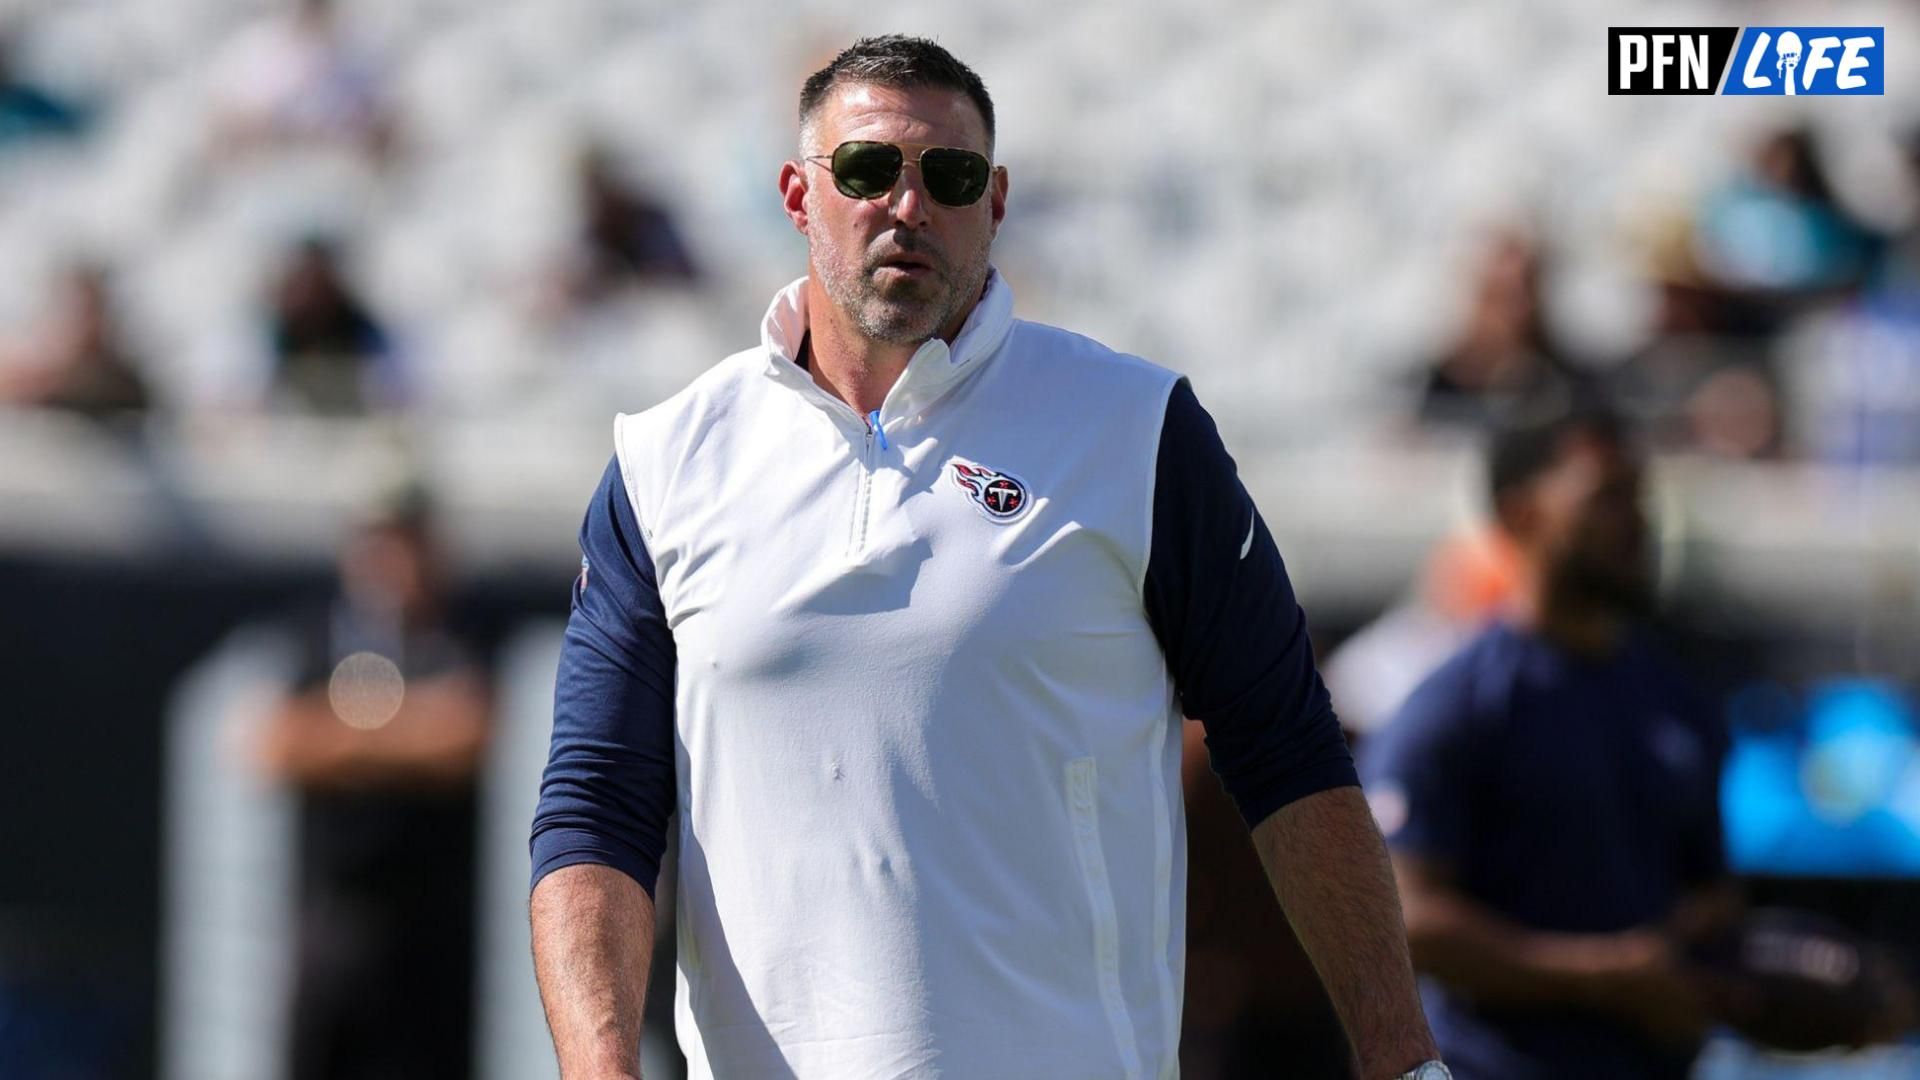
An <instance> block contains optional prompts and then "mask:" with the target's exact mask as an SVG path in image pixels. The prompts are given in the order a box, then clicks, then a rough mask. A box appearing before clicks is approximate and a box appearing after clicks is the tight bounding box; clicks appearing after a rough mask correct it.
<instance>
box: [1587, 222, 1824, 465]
mask: <svg viewBox="0 0 1920 1080" xmlns="http://www.w3.org/2000/svg"><path fill="white" fill-rule="evenodd" d="M1643 232H1644V234H1645V235H1644V238H1643V245H1644V247H1645V250H1646V255H1645V261H1646V268H1645V272H1646V285H1647V287H1648V288H1649V289H1651V290H1652V293H1653V298H1654V317H1653V326H1652V334H1651V336H1650V338H1649V340H1648V341H1647V342H1646V344H1645V345H1643V346H1642V347H1640V348H1639V349H1636V350H1635V351H1634V352H1633V353H1632V354H1631V355H1629V356H1627V357H1626V358H1625V359H1624V360H1623V361H1622V362H1621V363H1619V364H1618V365H1615V366H1613V367H1612V368H1610V369H1609V370H1608V371H1607V373H1606V376H1605V385H1606V391H1607V394H1608V397H1609V399H1610V400H1611V401H1612V402H1613V404H1615V405H1616V406H1618V407H1619V409H1620V410H1621V412H1622V413H1623V414H1625V415H1626V416H1628V417H1631V418H1632V420H1633V422H1634V424H1635V425H1636V427H1637V429H1638V430H1640V431H1641V432H1642V433H1644V435H1645V437H1646V439H1647V442H1648V444H1649V445H1651V446H1653V447H1655V448H1658V449H1662V450H1681V451H1689V452H1695V453H1703V454H1707V455H1710V456H1714V457H1726V458H1743V459H1764V458H1771V457H1776V456H1778V455H1779V454H1781V453H1782V452H1784V450H1785V449H1786V431H1787V416H1786V404H1785V401H1784V400H1783V397H1782V393H1781V389H1780V380H1779V378H1778V377H1777V376H1776V374H1775V371H1774V365H1773V362H1772V355H1771V350H1770V348H1769V342H1768V339H1766V338H1764V337H1756V336H1755V335H1754V334H1753V333H1752V320H1751V318H1750V317H1749V316H1747V315H1746V314H1744V310H1745V307H1746V306H1747V305H1749V304H1751V303H1753V300H1752V299H1750V298H1748V297H1746V296H1744V295H1743V294H1742V293H1740V292H1739V291H1737V290H1728V289H1726V288H1724V287H1723V286H1721V285H1720V284H1718V283H1717V282H1715V281H1714V280H1713V279H1712V278H1710V277H1709V276H1708V275H1707V272H1706V271H1705V270H1704V269H1702V267H1701V265H1700V259H1699V256H1698V254H1697V252H1696V251H1695V250H1694V244H1693V238H1694V225H1693V223H1692V222H1691V221H1688V220H1686V219H1684V218H1678V219H1676V218H1672V217H1664V218H1650V219H1649V220H1648V221H1647V222H1646V223H1645V227H1644V229H1643Z"/></svg>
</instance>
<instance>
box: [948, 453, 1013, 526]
mask: <svg viewBox="0 0 1920 1080" xmlns="http://www.w3.org/2000/svg"><path fill="white" fill-rule="evenodd" d="M947 469H948V471H949V472H950V473H951V474H952V476H953V482H954V485H955V486H956V487H958V488H959V489H960V490H961V491H964V492H966V493H967V498H968V499H970V500H972V501H973V505H974V506H975V507H976V508H977V509H979V511H980V512H981V513H982V514H985V515H986V516H987V520H989V521H997V522H1000V523H1002V524H1004V523H1006V522H1009V521H1013V520H1014V519H1016V518H1018V517H1019V516H1020V515H1021V514H1022V513H1024V512H1025V511H1026V509H1027V502H1028V500H1029V496H1028V494H1027V485H1026V484H1025V483H1023V482H1021V480H1020V478H1019V477H1017V476H1014V475H1013V474H1012V473H1005V472H1001V471H999V470H997V469H989V468H987V467H986V466H984V465H975V464H973V463H972V462H967V461H961V460H959V459H957V458H956V459H955V460H953V461H951V462H949V463H948V464H947Z"/></svg>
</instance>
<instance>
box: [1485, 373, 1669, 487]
mask: <svg viewBox="0 0 1920 1080" xmlns="http://www.w3.org/2000/svg"><path fill="white" fill-rule="evenodd" d="M1572 435H1587V436H1591V437H1593V438H1596V439H1600V440H1602V441H1604V442H1608V443H1613V444H1615V445H1623V446H1624V445H1627V444H1629V443H1631V442H1632V439H1633V433H1632V430H1631V429H1630V428H1629V427H1628V425H1627V422H1626V420H1624V419H1623V418H1622V417H1621V416H1620V414H1619V413H1618V412H1615V411H1614V410H1613V408H1612V407H1611V406H1609V405H1607V404H1605V403H1603V402H1596V401H1589V402H1583V403H1581V404H1578V405H1574V406H1562V407H1560V408H1555V409H1551V410H1548V411H1536V412H1531V413H1526V412H1523V413H1522V414H1521V415H1520V416H1519V417H1517V418H1515V419H1514V420H1512V421H1510V422H1509V423H1507V424H1505V425H1503V426H1502V427H1501V428H1500V429H1499V430H1497V431H1496V432H1495V433H1494V436H1493V442H1492V444H1491V445H1490V446H1489V447H1488V450H1487V493H1488V495H1489V496H1491V497H1492V499H1493V506H1494V510H1495V511H1496V512H1497V511H1498V510H1499V508H1500V500H1501V498H1503V497H1504V496H1506V495H1507V494H1509V493H1511V492H1513V491H1515V490H1518V489H1519V488H1521V487H1524V486H1525V485H1526V484H1528V483H1529V482H1531V481H1533V480H1534V479H1535V478H1537V477H1538V476H1539V475H1540V474H1541V473H1544V472H1546V471H1547V470H1549V469H1551V468H1553V466H1554V465H1555V464H1556V463H1557V462H1558V461H1559V460H1560V454H1561V451H1562V449H1563V447H1564V445H1565V443H1566V440H1567V438H1568V437H1569V436H1572Z"/></svg>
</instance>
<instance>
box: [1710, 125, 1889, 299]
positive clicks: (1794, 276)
mask: <svg viewBox="0 0 1920 1080" xmlns="http://www.w3.org/2000/svg"><path fill="white" fill-rule="evenodd" d="M1693 245H1694V250H1695V252H1696V253H1697V255H1698V257H1699V262H1700V266H1701V269H1702V270H1703V271H1704V272H1705V274H1706V276H1707V278H1708V280H1710V281H1711V282H1713V284H1714V285H1715V286H1716V287H1718V288H1719V289H1721V290H1723V291H1724V292H1725V293H1726V296H1725V297H1724V298H1723V308H1722V314H1723V327H1722V328H1723V329H1724V330H1726V331H1729V332H1733V333H1760V334H1768V333H1772V332H1774V331H1777V330H1778V329H1779V328H1780V326H1781V325H1782V324H1783V323H1784V322H1785V321H1786V320H1787V319H1789V318H1791V317H1792V316H1793V315H1795V314H1796V313H1798V311H1799V310H1800V309H1801V308H1802V307H1803V306H1804V305H1805V304H1807V303H1810V302H1816V301H1819V300H1822V299H1825V298H1828V297H1830V296H1832V295H1834V294H1835V293H1836V292H1838V291H1842V290H1847V289H1851V288H1853V287H1855V286H1857V285H1858V284H1859V283H1860V282H1861V281H1862V280H1864V279H1865V277H1866V276H1867V274H1868V273H1869V272H1870V271H1871V270H1872V269H1873V266H1874V263H1875V261H1876V259H1877V258H1878V255H1879V252H1880V250H1881V248H1882V246H1883V245H1884V239H1883V238H1882V237H1880V236H1879V235H1878V234H1877V233H1875V232H1874V231H1873V230H1872V229H1870V228H1869V227H1867V226H1866V225H1865V224H1863V223H1862V222H1861V221H1860V220H1859V219H1858V218H1857V217H1856V216H1855V215H1854V214H1853V213H1852V212H1851V211H1850V210H1848V209H1847V207H1846V206H1845V205H1843V204H1842V203H1841V201H1840V199H1839V198H1838V196H1837V195H1836V194H1835V193H1834V190H1833V184H1832V181H1831V180H1829V179H1828V176H1827V172H1826V169H1825V167H1824V166H1823V165H1822V164H1821V161H1820V155H1819V148H1818V146H1817V145H1816V144H1815V141H1814V136H1813V133H1812V132H1811V131H1810V130H1808V129H1806V128H1799V127H1795V128H1787V129H1784V130H1780V131H1775V132H1773V133H1771V134H1769V135H1768V136H1766V137H1765V138H1764V139H1762V140H1761V141H1760V143H1759V145H1758V146H1757V147H1756V148H1755V150H1754V154H1753V157H1752V159H1751V160H1750V161H1749V163H1748V165H1747V167H1746V168H1745V169H1743V170H1741V171H1740V172H1739V173H1738V174H1737V175H1735V176H1734V177H1733V178H1732V179H1731V180H1729V181H1728V182H1727V183H1725V184H1723V185H1722V186H1721V187H1720V188H1718V189H1717V190H1715V191H1713V192H1711V193H1709V194H1708V195H1707V197H1706V198H1705V199H1704V200H1702V202H1701V205H1700V209H1699V213H1698V216H1697V219H1696V222H1695V231H1694V236H1693Z"/></svg>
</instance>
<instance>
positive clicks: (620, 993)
mask: <svg viewBox="0 0 1920 1080" xmlns="http://www.w3.org/2000/svg"><path fill="white" fill-rule="evenodd" d="M532 918H533V970H534V975H535V977H536V978H537V979H538V980H539V983H540V1000H541V1001H542V1002H543V1003H544V1004H545V1006H546V1010H547V1027H548V1028H549V1029H551V1030H552V1032H553V1047H554V1052H555V1053H556V1054H557V1055H558V1056H559V1059H560V1076H561V1078H562V1080H621V1078H630V1077H637V1076H639V1075H640V1065H639V1061H640V1027H641V1015H642V1012H643V1010H644V1008H645V1006H646V1000H647V973H648V970H649V968H650V966H651V964H652V961H653V900H652V898H650V897H649V896H647V893H646V890H644V889H642V888H641V887H640V886H639V884H638V883H636V882H635V881H634V880H633V879H632V878H630V877H628V876H627V875H625V874H623V873H621V872H619V871H618V870H614V869H611V868H609V867H605V866H595V865H588V864H581V865H575V866H566V867H562V868H560V869H558V870H555V871H554V872H553V873H551V874H548V875H547V876H546V877H544V878H541V879H540V884H539V885H538V886H536V887H535V888H534V891H533V902H532Z"/></svg>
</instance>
